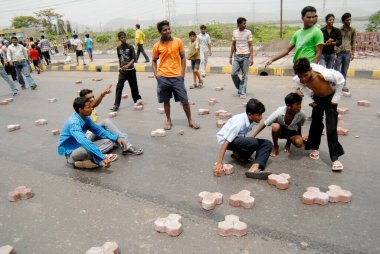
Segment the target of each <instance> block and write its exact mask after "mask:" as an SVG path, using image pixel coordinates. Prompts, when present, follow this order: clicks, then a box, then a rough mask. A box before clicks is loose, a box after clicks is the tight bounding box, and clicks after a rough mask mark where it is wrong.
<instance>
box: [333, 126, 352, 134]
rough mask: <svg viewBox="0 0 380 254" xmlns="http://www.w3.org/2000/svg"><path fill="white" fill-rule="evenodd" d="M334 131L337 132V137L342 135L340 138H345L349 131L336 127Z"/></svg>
mask: <svg viewBox="0 0 380 254" xmlns="http://www.w3.org/2000/svg"><path fill="white" fill-rule="evenodd" d="M336 131H337V133H338V135H342V136H347V135H348V133H349V131H348V130H347V129H344V128H342V127H337V128H336Z"/></svg>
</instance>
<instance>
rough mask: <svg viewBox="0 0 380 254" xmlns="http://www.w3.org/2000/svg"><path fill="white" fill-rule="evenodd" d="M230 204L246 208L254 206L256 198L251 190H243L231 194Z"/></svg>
mask: <svg viewBox="0 0 380 254" xmlns="http://www.w3.org/2000/svg"><path fill="white" fill-rule="evenodd" d="M229 204H230V205H231V206H242V207H244V208H252V207H253V205H254V204H255V198H254V197H252V196H251V192H250V191H249V190H242V191H240V192H238V193H237V194H234V195H232V196H230V199H229Z"/></svg>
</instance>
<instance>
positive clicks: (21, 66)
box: [13, 62, 36, 87]
mask: <svg viewBox="0 0 380 254" xmlns="http://www.w3.org/2000/svg"><path fill="white" fill-rule="evenodd" d="M13 64H14V66H15V69H16V73H17V79H18V82H19V83H20V85H21V87H25V81H24V79H23V78H22V75H21V74H24V76H25V78H26V81H27V82H28V84H29V86H30V87H32V86H34V85H36V82H35V81H34V79H33V78H32V76H31V75H30V71H29V66H28V64H27V63H26V62H15V63H13Z"/></svg>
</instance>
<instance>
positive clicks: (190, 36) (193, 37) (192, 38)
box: [189, 31, 197, 42]
mask: <svg viewBox="0 0 380 254" xmlns="http://www.w3.org/2000/svg"><path fill="white" fill-rule="evenodd" d="M189 38H190V41H191V42H194V41H195V39H196V38H197V35H196V34H195V32H194V31H190V33H189Z"/></svg>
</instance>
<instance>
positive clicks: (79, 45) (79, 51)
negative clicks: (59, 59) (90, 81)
mask: <svg viewBox="0 0 380 254" xmlns="http://www.w3.org/2000/svg"><path fill="white" fill-rule="evenodd" d="M73 45H74V48H75V52H76V56H77V65H79V60H78V59H79V57H80V58H82V61H83V65H86V63H85V62H84V56H83V42H82V40H81V39H79V38H78V35H77V34H74V42H73Z"/></svg>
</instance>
